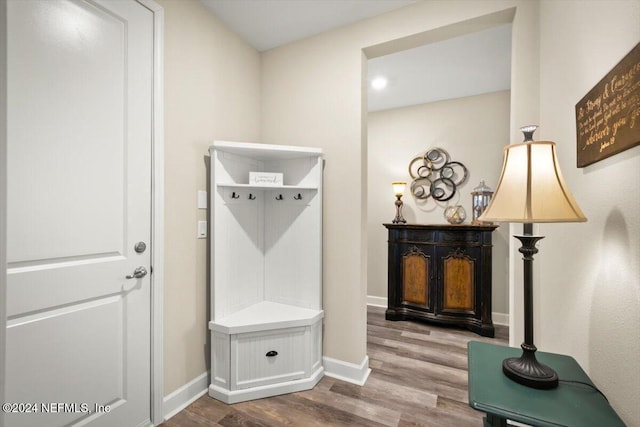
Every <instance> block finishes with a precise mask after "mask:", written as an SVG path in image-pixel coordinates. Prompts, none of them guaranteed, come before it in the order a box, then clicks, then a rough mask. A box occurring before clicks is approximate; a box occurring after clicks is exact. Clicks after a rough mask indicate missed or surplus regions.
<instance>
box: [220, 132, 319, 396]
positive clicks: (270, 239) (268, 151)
mask: <svg viewBox="0 0 640 427" xmlns="http://www.w3.org/2000/svg"><path fill="white" fill-rule="evenodd" d="M209 153H210V155H211V183H210V194H212V195H213V196H212V207H211V212H210V215H211V219H210V221H211V224H212V225H211V227H212V233H211V234H212V238H211V241H210V244H211V249H210V253H211V274H210V277H211V283H210V286H211V320H210V322H209V329H210V330H211V384H210V386H209V395H210V396H211V397H214V398H216V399H218V400H221V401H223V402H225V403H236V402H242V401H245V400H251V399H259V398H263V397H267V396H273V395H277V394H283V393H291V392H295V391H300V390H308V389H311V388H313V387H314V386H315V385H316V384H317V382H318V381H320V379H321V378H322V376H323V375H324V368H323V366H322V318H323V316H324V312H323V310H322V166H323V165H322V151H321V150H320V149H317V148H306V147H290V146H281V145H267V144H251V143H238V142H226V141H216V142H214V144H213V145H211V147H209ZM260 171H280V172H276V173H277V174H279V176H282V177H283V182H278V180H277V179H276V180H275V181H274V182H272V183H270V184H268V183H265V182H253V183H251V180H250V175H251V172H254V173H255V172H260ZM270 174H271V173H269V175H270ZM264 176H267V175H264Z"/></svg>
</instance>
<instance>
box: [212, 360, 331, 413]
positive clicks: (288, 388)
mask: <svg viewBox="0 0 640 427" xmlns="http://www.w3.org/2000/svg"><path fill="white" fill-rule="evenodd" d="M323 376H324V369H323V368H322V366H320V367H319V368H318V369H317V370H316V371H315V372H314V373H313V375H311V376H310V377H309V378H301V379H298V380H293V381H285V382H281V383H275V384H268V385H263V386H259V387H251V388H247V389H242V390H233V391H231V390H226V389H223V388H221V387H218V386H216V385H215V384H211V385H210V386H209V396H211V397H213V398H215V399H217V400H219V401H221V402H224V403H226V404H233V403H238V402H244V401H247V400H253V399H262V398H264V397H270V396H277V395H279V394H287V393H295V392H297V391H303V390H311V389H312V388H314V387H315V386H316V384H318V382H319V381H320V380H321V379H322V377H323Z"/></svg>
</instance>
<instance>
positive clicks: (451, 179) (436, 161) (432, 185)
mask: <svg viewBox="0 0 640 427" xmlns="http://www.w3.org/2000/svg"><path fill="white" fill-rule="evenodd" d="M468 174H469V173H468V171H467V168H466V167H465V165H463V164H462V163H460V162H455V161H451V160H450V156H449V153H447V152H446V151H445V150H443V149H442V148H437V147H436V148H431V149H429V150H427V151H426V152H425V153H424V155H422V156H418V157H416V158H414V159H413V160H412V161H411V163H409V175H410V176H411V178H413V182H411V187H410V188H411V194H413V197H415V198H416V199H428V198H429V197H432V198H433V199H434V200H437V201H439V202H446V201H447V200H451V198H452V197H453V196H454V195H455V194H456V189H457V187H458V186H459V185H462V184H463V183H464V182H465V181H466V180H467V176H468Z"/></svg>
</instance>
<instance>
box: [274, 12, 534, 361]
mask: <svg viewBox="0 0 640 427" xmlns="http://www.w3.org/2000/svg"><path fill="white" fill-rule="evenodd" d="M514 7H517V11H516V14H515V17H514V18H513V49H514V53H513V55H512V57H513V70H512V72H513V78H512V92H513V93H519V94H520V96H519V97H518V98H515V97H514V95H513V93H512V102H511V111H510V112H511V121H512V125H511V135H513V134H514V133H517V132H514V128H513V123H516V124H518V125H520V124H522V123H530V122H536V121H537V118H538V115H537V114H538V107H537V106H538V94H537V56H536V55H535V52H536V49H534V50H533V52H534V54H533V55H532V54H531V53H530V52H531V51H530V50H529V49H530V48H531V47H532V46H534V47H535V46H537V42H536V40H537V22H538V21H537V13H538V11H537V3H535V2H530V1H526V0H525V1H517V0H512V1H507V0H505V1H482V2H480V1H464V0H463V1H448V2H441V1H428V0H426V1H422V2H418V3H415V4H413V5H411V6H408V7H405V8H402V9H399V10H397V11H395V12H391V13H388V14H385V15H382V16H379V17H376V18H373V19H369V20H366V21H362V22H360V23H356V24H354V25H351V26H347V27H343V28H340V29H337V30H334V31H330V32H327V33H323V34H320V35H318V36H315V37H312V38H308V39H306V40H303V41H300V42H297V43H293V44H290V45H287V46H283V47H281V48H277V49H273V50H271V51H268V52H266V53H264V54H263V56H262V67H263V72H262V88H263V97H262V121H261V123H262V124H261V130H262V136H263V139H264V142H270V143H282V144H294V145H310V146H319V147H322V148H323V149H324V151H325V160H326V167H325V176H324V179H325V199H324V200H325V206H324V308H325V311H326V317H325V337H324V353H325V355H326V356H329V357H332V358H335V359H339V360H343V361H347V362H351V363H361V362H362V361H363V360H364V357H365V355H366V294H367V264H366V263H367V260H366V252H367V251H366V248H367V218H366V215H367V212H366V211H367V209H366V206H367V201H366V197H367V171H366V158H367V155H366V126H365V127H363V123H366V110H365V109H363V103H362V100H363V90H362V85H363V76H366V61H365V60H364V56H365V55H364V54H363V50H366V51H367V52H369V54H370V55H373V54H377V55H381V54H385V53H390V52H392V51H394V50H398V49H399V46H402V47H403V48H406V47H409V45H411V44H413V45H414V46H415V45H417V44H420V43H424V41H425V39H426V40H429V39H430V38H431V39H432V40H433V39H434V38H437V37H441V36H442V35H443V32H442V31H439V29H440V28H441V27H443V26H449V25H452V24H456V25H454V26H453V29H452V28H451V27H448V28H447V29H448V30H451V31H449V32H448V34H449V36H453V35H456V34H455V33H456V31H462V32H464V31H471V30H473V28H471V29H470V25H467V24H458V23H460V21H467V20H472V19H476V18H477V19H476V20H475V21H474V25H476V24H478V22H479V23H480V24H482V25H489V24H491V23H493V25H499V24H504V23H507V22H509V21H510V19H511V16H509V19H508V20H505V15H509V13H508V12H509V11H508V9H511V8H514ZM504 11H506V13H498V12H504ZM494 13H498V16H497V18H496V17H495V16H489V17H486V16H484V15H489V14H494ZM478 20H479V21H478ZM474 28H475V27H474ZM476 29H479V28H476ZM432 35H433V37H430V36H432ZM414 37H416V40H413V38H414ZM403 38H404V39H403ZM398 39H403V40H400V41H398ZM380 45H382V46H380ZM525 50H526V51H527V52H526V54H525V53H524V52H525ZM516 129H517V128H516ZM499 155H501V154H499ZM516 308H517V307H516Z"/></svg>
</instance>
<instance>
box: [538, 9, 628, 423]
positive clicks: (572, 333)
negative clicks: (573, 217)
mask: <svg viewBox="0 0 640 427" xmlns="http://www.w3.org/2000/svg"><path fill="white" fill-rule="evenodd" d="M540 22H541V26H540V112H541V114H540V125H541V127H540V130H539V132H540V135H539V139H543V138H544V139H551V140H553V141H556V142H557V144H558V156H559V158H560V163H561V167H562V171H563V173H564V176H565V178H566V181H567V184H568V185H569V187H570V188H571V191H572V192H573V194H574V196H575V198H576V200H577V201H578V203H579V204H580V207H581V208H582V210H583V211H584V213H585V215H586V216H587V218H588V222H587V223H582V224H567V225H559V224H554V225H545V226H540V232H541V234H543V235H546V237H545V239H544V240H543V241H541V242H540V244H539V247H540V253H539V254H538V255H537V256H536V262H539V263H540V268H539V270H540V280H539V287H540V289H539V291H538V292H537V295H538V298H537V300H536V303H537V307H536V310H535V311H536V319H537V322H536V327H537V342H536V344H538V347H539V348H541V349H544V350H549V351H556V352H561V353H566V354H570V355H572V356H573V357H575V358H576V359H577V360H578V362H580V364H581V365H582V366H583V367H584V368H585V370H586V371H587V372H588V373H589V375H590V376H591V378H592V379H593V381H594V382H595V384H597V386H598V387H599V388H601V389H602V391H603V392H604V393H605V394H606V395H607V397H608V398H609V401H610V402H611V404H612V405H613V407H614V408H615V409H616V410H617V411H618V413H619V414H620V415H621V416H622V418H623V420H624V421H625V423H626V424H627V425H629V426H634V427H638V426H640V405H638V403H640V357H639V355H640V279H639V278H640V186H639V185H638V183H640V147H638V146H636V147H635V148H632V149H629V150H627V151H624V152H622V153H620V154H617V155H615V156H613V157H610V158H608V159H605V160H602V161H600V162H597V163H595V164H593V165H590V166H588V167H586V168H582V169H578V168H577V167H576V127H575V110H574V107H575V104H576V103H577V102H578V101H579V100H580V99H581V98H582V97H583V96H584V95H585V94H586V93H587V92H588V91H589V90H591V88H592V87H593V86H595V85H596V83H598V82H599V81H600V79H601V78H603V77H604V76H605V75H606V74H607V73H608V72H609V71H610V70H611V69H612V68H613V67H614V65H615V64H617V63H618V61H620V60H621V59H622V58H623V57H624V56H625V55H626V54H627V53H628V52H629V51H630V50H631V48H632V47H634V46H635V45H636V44H637V43H638V42H639V41H640V1H638V0H628V1H588V2H585V1H562V2H558V1H544V2H542V4H541V8H540ZM538 260H539V261H538ZM536 291H537V290H536Z"/></svg>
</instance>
